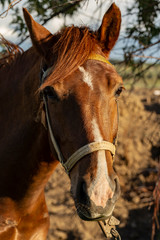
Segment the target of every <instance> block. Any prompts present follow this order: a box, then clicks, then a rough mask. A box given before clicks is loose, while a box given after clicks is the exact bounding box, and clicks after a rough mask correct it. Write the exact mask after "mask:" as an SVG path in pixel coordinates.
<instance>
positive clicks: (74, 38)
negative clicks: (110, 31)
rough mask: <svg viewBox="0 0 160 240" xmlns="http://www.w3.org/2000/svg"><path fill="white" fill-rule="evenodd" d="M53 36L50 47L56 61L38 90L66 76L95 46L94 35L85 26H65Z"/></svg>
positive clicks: (86, 57) (81, 62)
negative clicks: (54, 38) (52, 43)
mask: <svg viewBox="0 0 160 240" xmlns="http://www.w3.org/2000/svg"><path fill="white" fill-rule="evenodd" d="M53 37H57V39H58V40H57V41H56V43H55V44H54V46H53V48H52V56H54V58H55V56H56V58H55V59H56V61H54V62H55V64H53V71H52V73H51V74H50V76H49V77H48V78H47V80H46V81H45V82H44V83H43V85H42V86H41V87H40V90H42V89H44V88H45V87H46V86H51V85H52V84H54V83H56V82H60V81H61V80H63V79H65V78H66V77H68V76H69V75H70V74H72V73H73V72H74V71H75V70H76V69H77V67H78V66H80V65H82V64H83V63H84V62H85V61H86V60H87V59H88V57H89V55H90V54H91V52H93V51H95V50H96V48H97V41H96V36H95V35H94V34H93V33H92V32H91V31H90V30H89V29H88V28H87V27H81V28H78V27H75V26H71V27H67V28H65V29H64V30H62V31H61V32H60V33H58V34H57V35H56V36H53Z"/></svg>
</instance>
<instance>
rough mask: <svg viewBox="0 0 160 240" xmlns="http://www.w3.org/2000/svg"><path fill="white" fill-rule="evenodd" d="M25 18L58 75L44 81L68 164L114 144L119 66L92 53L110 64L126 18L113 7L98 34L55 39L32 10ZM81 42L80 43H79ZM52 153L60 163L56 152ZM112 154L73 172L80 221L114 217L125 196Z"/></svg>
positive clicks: (86, 160)
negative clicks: (91, 147)
mask: <svg viewBox="0 0 160 240" xmlns="http://www.w3.org/2000/svg"><path fill="white" fill-rule="evenodd" d="M24 17H25V20H26V24H27V26H28V30H29V32H30V37H31V40H32V43H33V46H34V48H35V50H36V51H37V52H38V54H40V56H41V58H42V59H43V62H45V64H46V65H47V66H49V67H50V66H52V65H53V68H52V70H53V74H51V75H50V76H49V78H47V80H46V79H44V83H43V85H42V86H41V90H43V91H47V92H48V93H47V95H48V96H49V95H50V97H49V98H48V101H47V104H48V109H49V117H50V121H51V127H52V131H53V134H54V136H55V139H56V141H57V143H58V145H59V147H60V150H61V152H62V154H63V157H64V159H68V158H69V157H70V156H71V155H72V154H73V153H74V152H75V151H77V150H78V149H79V148H81V147H82V146H84V145H86V144H88V143H91V142H95V141H98V142H99V141H100V142H101V141H103V140H105V141H108V142H111V143H113V142H114V139H115V137H116V134H117V125H118V123H117V118H118V117H117V104H116V97H117V95H119V93H120V92H121V89H122V80H121V78H120V77H119V76H118V75H117V73H116V71H115V69H114V67H113V66H111V65H109V64H107V63H105V62H103V61H97V60H93V59H90V60H89V55H90V54H91V53H96V54H99V55H102V56H105V58H108V56H109V53H110V51H111V50H112V48H113V47H114V45H115V42H116V40H117V39H118V35H119V30H120V24H121V13H120V10H119V8H118V7H117V6H116V5H115V4H112V6H111V7H110V8H109V10H108V11H107V12H106V13H105V15H104V17H103V20H102V24H101V26H100V28H99V29H98V31H96V32H90V31H89V30H87V28H81V29H79V30H78V29H77V28H74V27H71V28H68V30H67V31H66V32H65V31H64V32H63V35H62V37H61V33H60V34H57V35H54V36H53V35H52V34H51V33H50V32H49V31H48V30H46V29H45V28H44V27H43V26H41V25H40V24H38V23H36V22H35V21H34V20H33V18H32V17H31V16H30V14H29V13H28V12H27V10H25V9H24ZM78 39H79V40H78ZM51 150H52V153H53V155H54V156H55V159H57V156H56V153H55V150H54V147H53V145H52V143H51ZM112 166H113V158H112V155H111V153H110V152H109V151H105V150H98V151H96V152H93V153H91V154H88V155H86V156H85V157H83V158H82V159H81V160H80V161H79V162H77V163H76V164H75V166H74V167H73V168H72V170H71V171H70V174H69V175H70V179H71V191H72V195H73V198H74V200H75V205H76V208H77V212H78V214H79V216H80V217H81V218H82V219H84V220H100V219H105V218H107V217H109V216H110V215H111V214H112V211H113V208H114V205H115V202H116V200H117V198H118V196H119V183H118V178H117V176H116V174H115V172H114V170H113V167H112Z"/></svg>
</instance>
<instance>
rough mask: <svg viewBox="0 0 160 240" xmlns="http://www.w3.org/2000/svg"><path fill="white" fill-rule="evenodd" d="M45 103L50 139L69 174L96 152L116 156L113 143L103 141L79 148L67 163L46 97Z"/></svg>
mask: <svg viewBox="0 0 160 240" xmlns="http://www.w3.org/2000/svg"><path fill="white" fill-rule="evenodd" d="M43 101H44V104H45V110H46V120H47V124H48V130H49V134H50V138H51V141H52V144H53V147H54V149H55V151H56V153H57V157H58V160H59V162H60V163H61V164H62V166H63V167H64V168H65V170H66V172H67V174H69V172H70V171H71V169H72V168H73V167H74V165H75V164H76V163H77V162H78V161H79V160H80V159H81V158H83V157H84V156H86V155H88V154H90V153H92V152H96V151H99V150H107V151H110V152H111V153H112V155H113V156H114V155H115V145H114V144H112V143H111V142H107V141H101V142H92V143H89V144H86V145H85V146H83V147H81V148H79V149H78V150H77V151H76V152H74V153H73V154H72V155H71V156H70V157H69V158H68V160H67V161H66V162H65V159H64V157H63V154H62V153H61V151H60V148H59V146H58V144H57V142H56V140H55V137H54V135H53V132H52V128H51V124H50V119H49V112H48V105H47V99H46V97H45V96H43Z"/></svg>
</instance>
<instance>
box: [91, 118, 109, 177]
mask: <svg viewBox="0 0 160 240" xmlns="http://www.w3.org/2000/svg"><path fill="white" fill-rule="evenodd" d="M91 125H92V131H93V136H94V141H95V142H101V141H103V138H102V135H101V133H100V129H99V126H98V124H97V121H96V119H95V118H94V119H93V120H92V122H91ZM97 154H98V166H97V177H98V176H99V175H101V174H102V173H103V172H104V171H105V175H106V176H108V168H107V163H106V155H105V150H99V151H98V152H97Z"/></svg>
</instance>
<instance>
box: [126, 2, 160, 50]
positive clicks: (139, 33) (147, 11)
mask: <svg viewBox="0 0 160 240" xmlns="http://www.w3.org/2000/svg"><path fill="white" fill-rule="evenodd" d="M135 11H137V19H136V21H135V22H133V23H132V24H131V25H130V26H129V27H128V28H127V34H128V37H132V38H133V39H135V40H138V41H139V43H140V44H142V45H145V46H146V45H149V44H151V43H152V40H153V39H154V38H155V37H157V36H158V35H159V33H160V25H159V20H158V15H159V13H160V1H159V0H152V1H151V0H135V4H134V5H133V6H132V7H131V8H128V13H130V14H132V13H133V12H135Z"/></svg>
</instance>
